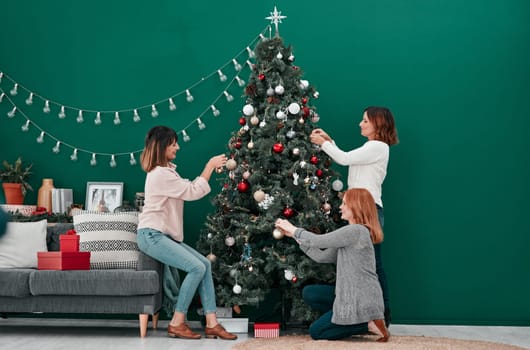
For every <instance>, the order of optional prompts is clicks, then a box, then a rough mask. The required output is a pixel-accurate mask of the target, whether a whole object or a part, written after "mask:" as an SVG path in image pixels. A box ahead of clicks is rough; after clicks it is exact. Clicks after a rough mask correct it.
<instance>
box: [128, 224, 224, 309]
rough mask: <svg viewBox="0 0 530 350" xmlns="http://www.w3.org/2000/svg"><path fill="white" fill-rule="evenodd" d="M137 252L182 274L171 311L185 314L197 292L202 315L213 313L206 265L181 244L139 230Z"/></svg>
mask: <svg viewBox="0 0 530 350" xmlns="http://www.w3.org/2000/svg"><path fill="white" fill-rule="evenodd" d="M137 243H138V248H140V250H141V251H142V252H144V253H145V254H147V255H149V256H151V257H153V258H154V259H156V260H158V261H160V262H161V263H163V264H166V265H169V266H173V267H175V268H177V269H179V270H182V271H185V272H186V277H185V278H184V280H183V281H182V284H181V286H180V290H179V294H178V299H177V303H176V304H175V311H178V312H182V313H184V314H186V313H187V312H188V308H189V306H190V304H191V301H192V300H193V297H194V295H195V292H196V291H197V290H198V292H199V296H200V297H201V302H202V306H203V308H204V313H205V314H208V313H214V312H215V311H216V305H215V290H214V286H213V279H212V267H211V264H210V261H209V260H208V259H206V257H204V256H203V255H202V254H200V253H199V252H197V251H196V250H195V249H193V248H192V247H190V246H188V245H187V244H186V243H184V242H177V241H175V240H174V239H172V238H171V237H169V236H168V235H165V234H164V233H162V232H160V231H157V230H154V229H150V228H142V229H139V230H138V235H137Z"/></svg>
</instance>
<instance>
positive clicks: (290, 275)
mask: <svg viewBox="0 0 530 350" xmlns="http://www.w3.org/2000/svg"><path fill="white" fill-rule="evenodd" d="M283 277H284V278H285V279H286V280H288V281H290V280H292V279H293V277H294V273H293V271H291V270H283Z"/></svg>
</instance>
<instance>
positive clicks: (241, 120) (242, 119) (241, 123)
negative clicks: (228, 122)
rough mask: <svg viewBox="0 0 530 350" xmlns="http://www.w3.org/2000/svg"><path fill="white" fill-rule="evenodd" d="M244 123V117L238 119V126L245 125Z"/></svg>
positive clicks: (245, 120) (245, 121)
mask: <svg viewBox="0 0 530 350" xmlns="http://www.w3.org/2000/svg"><path fill="white" fill-rule="evenodd" d="M246 123H247V119H246V118H245V117H241V118H239V124H240V125H245V124H246Z"/></svg>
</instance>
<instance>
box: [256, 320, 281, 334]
mask: <svg viewBox="0 0 530 350" xmlns="http://www.w3.org/2000/svg"><path fill="white" fill-rule="evenodd" d="M279 336H280V324H279V323H275V322H273V323H258V322H256V323H254V338H278V337H279Z"/></svg>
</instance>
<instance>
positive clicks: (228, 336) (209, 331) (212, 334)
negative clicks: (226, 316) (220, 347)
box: [204, 323, 237, 340]
mask: <svg viewBox="0 0 530 350" xmlns="http://www.w3.org/2000/svg"><path fill="white" fill-rule="evenodd" d="M204 335H206V338H217V337H219V338H221V339H224V340H236V339H237V335H235V334H232V333H229V332H227V331H226V329H224V327H223V326H221V325H220V324H219V323H218V324H217V325H215V327H211V328H210V327H206V328H204Z"/></svg>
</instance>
